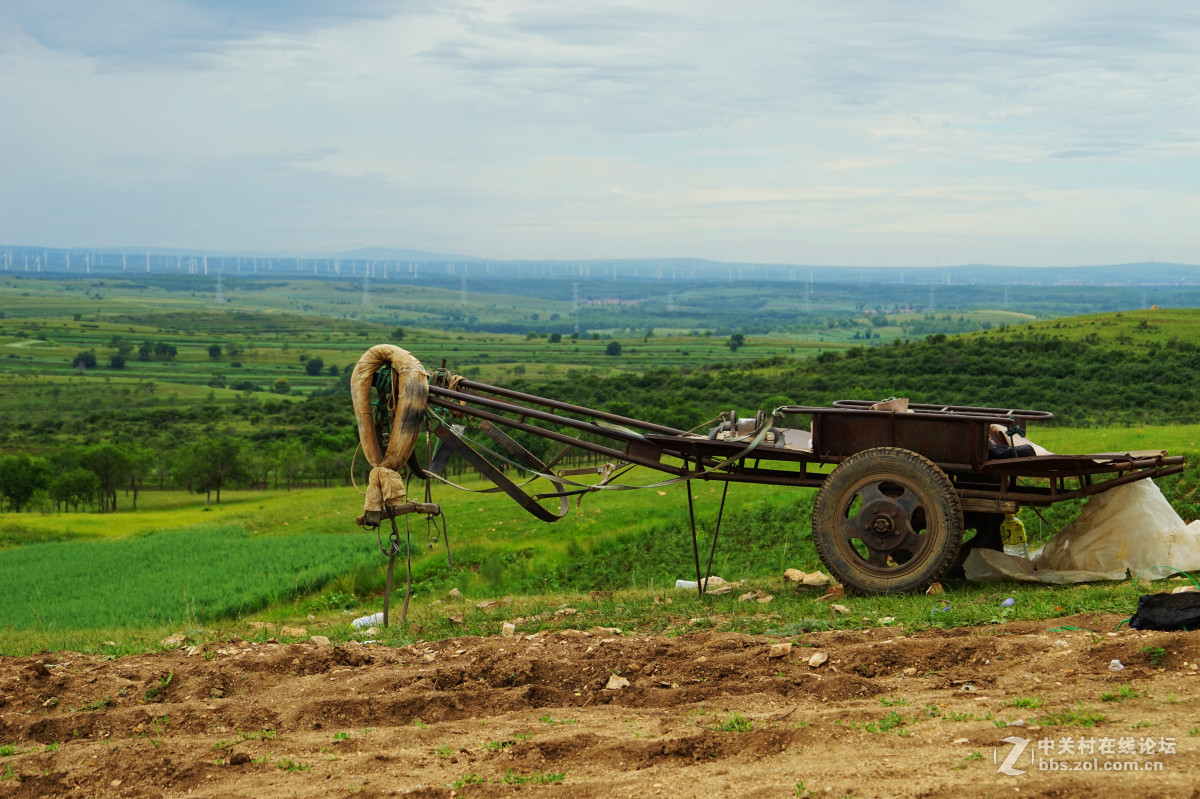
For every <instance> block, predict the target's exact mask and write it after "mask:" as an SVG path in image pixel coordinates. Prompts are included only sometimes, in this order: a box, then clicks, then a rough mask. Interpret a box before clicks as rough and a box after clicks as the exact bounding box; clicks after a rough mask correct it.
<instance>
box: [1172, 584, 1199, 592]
mask: <svg viewBox="0 0 1200 799" xmlns="http://www.w3.org/2000/svg"><path fill="white" fill-rule="evenodd" d="M1195 592H1196V586H1194V585H1181V586H1180V587H1178V588H1176V589H1175V590H1174V591H1172V592H1171V593H1172V594H1192V593H1195Z"/></svg>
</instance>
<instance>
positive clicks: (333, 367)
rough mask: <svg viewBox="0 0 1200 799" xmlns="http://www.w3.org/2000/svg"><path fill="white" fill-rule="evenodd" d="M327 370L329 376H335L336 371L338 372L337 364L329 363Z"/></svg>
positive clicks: (336, 374)
mask: <svg viewBox="0 0 1200 799" xmlns="http://www.w3.org/2000/svg"><path fill="white" fill-rule="evenodd" d="M327 371H328V372H329V376H330V377H337V376H338V373H339V372H340V370H339V369H338V368H337V364H333V363H331V364H329V369H328V370H327Z"/></svg>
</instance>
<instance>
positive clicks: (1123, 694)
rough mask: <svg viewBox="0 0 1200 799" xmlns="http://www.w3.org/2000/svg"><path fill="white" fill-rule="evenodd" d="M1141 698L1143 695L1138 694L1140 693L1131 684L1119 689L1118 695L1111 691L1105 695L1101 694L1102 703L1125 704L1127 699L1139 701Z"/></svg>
mask: <svg viewBox="0 0 1200 799" xmlns="http://www.w3.org/2000/svg"><path fill="white" fill-rule="evenodd" d="M1139 696H1141V694H1140V693H1138V691H1137V690H1136V689H1135V688H1133V686H1131V685H1130V684H1129V683H1125V684H1124V685H1122V686H1121V687H1120V688H1118V689H1117V692H1116V693H1111V692H1109V691H1105V692H1104V693H1102V694H1100V701H1101V702H1124V701H1125V700H1126V699H1137V698H1138V697H1139Z"/></svg>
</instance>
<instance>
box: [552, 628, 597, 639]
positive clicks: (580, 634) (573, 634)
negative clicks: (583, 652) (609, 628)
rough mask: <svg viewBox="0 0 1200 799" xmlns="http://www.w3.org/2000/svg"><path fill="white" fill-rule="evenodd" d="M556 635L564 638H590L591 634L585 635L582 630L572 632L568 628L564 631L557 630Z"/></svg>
mask: <svg viewBox="0 0 1200 799" xmlns="http://www.w3.org/2000/svg"><path fill="white" fill-rule="evenodd" d="M558 634H559V635H563V636H566V637H568V638H591V637H592V634H591V633H585V632H584V631H583V630H573V629H570V628H568V629H566V630H559V631H558Z"/></svg>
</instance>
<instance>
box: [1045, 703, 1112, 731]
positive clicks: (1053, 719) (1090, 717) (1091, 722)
mask: <svg viewBox="0 0 1200 799" xmlns="http://www.w3.org/2000/svg"><path fill="white" fill-rule="evenodd" d="M1108 720H1109V719H1108V716H1106V715H1104V714H1103V713H1100V712H1098V711H1096V710H1095V709H1094V708H1090V707H1087V706H1085V705H1084V704H1083V703H1082V702H1081V703H1080V704H1079V706H1078V707H1077V708H1074V709H1068V710H1061V711H1058V712H1055V713H1047V714H1045V715H1043V716H1039V717H1038V718H1037V719H1035V720H1034V723H1035V724H1040V725H1042V726H1043V727H1055V726H1077V727H1097V726H1099V725H1101V724H1104V723H1106V722H1108Z"/></svg>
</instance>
